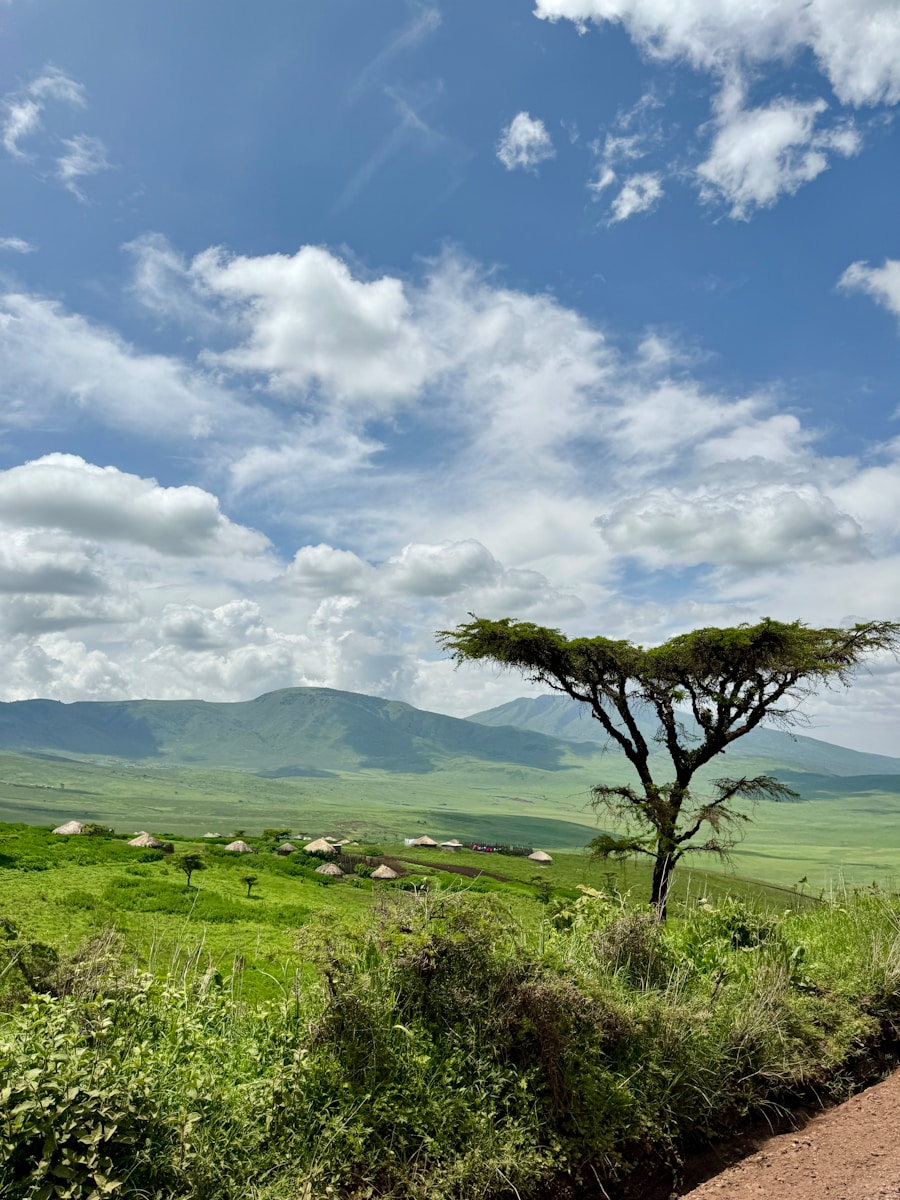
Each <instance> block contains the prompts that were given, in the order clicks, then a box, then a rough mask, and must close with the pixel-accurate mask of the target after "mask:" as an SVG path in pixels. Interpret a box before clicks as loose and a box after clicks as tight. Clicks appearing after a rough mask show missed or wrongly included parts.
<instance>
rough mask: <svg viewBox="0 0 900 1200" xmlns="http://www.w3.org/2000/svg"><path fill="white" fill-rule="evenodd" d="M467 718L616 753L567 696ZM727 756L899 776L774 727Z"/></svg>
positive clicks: (881, 763) (648, 722)
mask: <svg viewBox="0 0 900 1200" xmlns="http://www.w3.org/2000/svg"><path fill="white" fill-rule="evenodd" d="M467 719H468V720H469V721H475V722H477V723H479V724H483V725H490V726H491V727H492V728H496V729H500V728H504V727H512V728H514V729H522V730H530V731H531V732H533V733H543V734H545V735H546V736H548V737H553V738H560V739H562V740H563V741H570V742H572V743H575V744H579V745H584V744H585V743H586V742H587V743H593V744H595V745H596V744H598V743H600V744H601V745H603V746H606V747H608V749H609V751H610V753H611V754H613V755H615V756H616V757H618V755H619V753H620V752H619V750H618V748H617V746H616V745H615V743H614V742H613V741H612V739H611V738H610V737H609V736H608V734H607V733H606V731H605V730H604V729H603V726H602V725H601V724H600V722H599V721H595V720H594V719H593V718H592V717H591V716H590V715H589V714H588V712H587V710H586V706H585V705H583V704H580V703H579V702H578V701H577V700H571V699H569V697H568V696H558V695H544V696H535V697H529V696H522V697H520V698H519V699H517V700H510V701H509V702H508V703H507V704H501V705H498V706H497V707H496V708H489V709H486V710H485V711H484V712H477V713H473V714H472V715H471V716H469V717H468V718H467ZM639 725H640V727H641V732H642V733H643V734H644V736H645V737H646V738H647V739H648V740H650V739H652V738H653V736H654V734H655V732H656V724H655V722H654V721H653V720H652V719H651V718H650V716H649V714H648V715H647V716H646V717H644V718H642V719H641V720H639ZM685 727H686V728H687V730H688V731H689V732H691V731H692V729H693V730H695V729H696V724H695V723H694V722H693V720H692V719H691V718H690V717H689V716H688V715H687V714H685ZM729 757H732V758H736V757H740V758H741V759H742V760H745V759H759V760H763V761H765V762H768V763H770V764H775V765H776V766H778V767H783V768H788V769H791V770H793V771H799V772H807V771H808V772H811V773H813V774H815V775H836V776H876V775H880V776H885V775H890V776H894V775H897V776H900V758H892V757H890V756H889V755H885V754H867V753H864V752H862V751H859V750H851V749H849V748H848V747H846V746H836V745H834V744H833V743H832V742H823V741H820V740H819V739H817V738H811V737H805V736H803V735H800V734H793V733H787V732H785V731H783V730H780V729H771V728H763V729H754V730H753V731H752V732H751V733H748V734H746V735H745V736H744V737H742V738H741V739H740V740H739V741H738V742H736V743H735V744H734V747H733V749H732V751H731V752H730V753H729ZM777 773H778V774H779V775H782V774H785V773H786V772H785V771H784V770H782V769H779V770H778V772H777ZM792 786H793V785H792Z"/></svg>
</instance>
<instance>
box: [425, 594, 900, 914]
mask: <svg viewBox="0 0 900 1200" xmlns="http://www.w3.org/2000/svg"><path fill="white" fill-rule="evenodd" d="M469 615H470V617H471V618H472V620H471V621H469V622H466V623H463V624H461V625H458V626H457V627H456V628H455V629H445V630H440V631H439V632H438V634H437V638H438V641H439V642H440V643H441V645H442V646H443V647H444V648H445V649H446V650H449V651H450V653H451V654H452V656H453V658H454V659H455V660H456V663H457V665H459V664H461V663H463V662H466V661H469V660H476V659H485V660H487V661H489V662H493V663H496V664H497V665H498V666H500V667H503V668H508V669H510V670H515V671H519V672H520V673H521V674H522V675H523V676H524V677H525V678H527V679H528V680H530V681H531V682H533V683H540V684H544V685H545V686H547V687H549V688H552V689H553V690H554V691H557V692H564V693H565V694H566V695H567V696H571V697H572V699H573V700H578V701H580V702H581V703H582V704H586V705H587V706H588V707H589V709H590V712H591V716H592V717H594V718H595V719H596V720H598V721H599V722H600V724H601V725H602V726H603V728H604V730H605V731H606V733H607V735H608V736H609V738H610V739H611V740H612V741H613V742H614V743H616V744H617V745H618V746H619V747H620V749H621V750H622V751H623V752H624V754H625V756H626V758H627V759H628V761H629V762H630V764H631V766H632V767H633V768H634V771H635V773H636V774H637V780H638V782H637V784H636V785H635V786H632V785H630V784H626V785H623V786H619V787H614V786H607V785H603V784H601V785H598V786H597V787H595V788H593V789H592V796H593V801H594V804H595V806H596V807H598V808H601V809H605V810H606V811H607V812H609V813H610V815H611V816H612V817H613V818H614V819H615V820H616V821H618V822H619V824H620V825H624V826H625V828H626V830H627V832H626V833H624V834H621V835H618V836H612V835H608V834H604V835H602V836H600V837H598V838H596V839H595V840H594V842H592V843H591V845H592V847H593V849H594V850H595V852H596V853H597V855H598V856H600V857H608V856H610V855H615V856H624V855H628V854H635V853H636V854H643V855H647V856H649V857H650V858H651V859H652V860H653V886H652V890H651V896H650V899H651V903H652V904H654V905H655V906H656V909H657V912H658V913H659V915H660V917H661V918H664V917H665V913H666V901H667V897H668V892H669V884H670V879H671V874H672V871H673V870H674V868H675V866H676V864H677V863H678V862H679V861H680V859H681V858H682V857H683V856H684V855H685V854H686V853H687V852H688V851H700V850H705V851H711V852H713V853H716V854H719V855H722V856H727V854H728V852H729V851H730V849H731V848H732V847H733V846H734V844H735V841H736V840H737V833H738V830H739V828H740V826H741V824H742V822H744V821H746V820H747V817H746V815H745V814H744V813H742V812H741V811H740V810H739V809H738V808H737V807H735V803H734V802H735V801H738V800H740V799H751V800H755V799H759V798H761V797H768V798H771V799H774V800H779V799H785V798H786V797H788V796H790V795H793V793H792V792H791V791H790V789H789V788H787V787H785V786H784V785H783V784H781V783H779V781H778V780H777V779H773V778H772V777H771V776H768V775H759V776H756V777H755V778H746V777H744V778H740V779H727V778H722V779H716V780H715V781H713V783H712V785H711V787H710V786H709V785H706V786H705V787H703V789H702V791H701V790H700V789H697V791H694V790H693V789H692V784H693V782H694V777H695V775H696V773H697V772H698V771H699V770H700V768H701V767H704V766H706V764H707V763H709V762H711V761H712V759H714V758H715V757H716V755H718V754H721V753H722V752H723V751H724V750H726V749H727V748H728V746H730V745H731V744H732V742H735V741H736V740H737V739H738V738H741V737H743V736H744V735H745V734H747V733H749V732H750V731H751V729H755V728H756V727H757V726H758V725H759V724H760V723H761V722H762V721H763V720H766V721H768V722H769V723H772V724H776V725H779V726H781V727H790V726H793V725H797V724H799V723H801V722H802V720H803V717H802V712H801V710H800V705H801V704H802V701H803V700H804V699H805V698H806V697H807V696H809V695H811V694H812V693H813V692H814V691H815V690H816V689H817V688H818V687H821V686H828V685H830V684H842V685H844V686H847V685H848V684H849V683H850V680H851V678H852V676H853V674H854V671H855V670H856V668H857V667H858V666H859V665H860V664H861V662H862V661H863V659H864V658H865V657H866V656H867V655H868V654H871V653H873V652H875V651H879V650H890V651H892V652H894V653H896V651H897V649H898V647H900V623H896V622H891V621H868V622H866V623H865V624H860V625H854V626H853V627H852V628H849V629H810V628H809V627H808V626H806V625H805V624H803V622H801V621H793V622H790V623H784V622H781V621H773V620H771V619H769V618H766V619H765V620H763V621H760V622H759V624H757V625H738V626H736V627H733V628H727V629H719V628H707V629H695V630H693V631H692V632H691V633H685V634H682V635H680V636H679V637H674V638H671V639H670V640H669V641H667V642H663V643H662V645H659V646H654V647H652V648H651V649H649V650H645V649H644V648H643V646H636V645H634V644H633V643H632V642H629V641H614V640H612V639H610V638H605V637H594V638H571V639H570V638H567V637H565V636H564V635H563V634H562V633H560V632H559V630H558V629H547V628H545V627H543V626H540V625H533V624H531V623H530V622H525V621H521V622H516V621H513V620H511V619H510V618H508V617H506V618H503V619H501V620H498V621H491V620H486V619H484V618H480V617H476V616H475V614H474V613H470V614H469ZM647 714H649V715H650V716H651V717H652V718H653V720H654V721H655V723H656V726H657V728H656V730H655V732H654V733H653V734H651V735H650V737H649V741H648V737H647V736H646V732H645V731H646V720H645V717H646V715H647ZM690 717H692V718H693V728H689V727H688V724H687V721H688V720H689V718H690ZM642 726H643V728H642ZM659 746H662V748H663V749H664V751H665V752H666V754H667V756H668V759H669V760H670V764H671V765H670V766H669V765H667V766H666V768H665V770H664V771H663V772H661V771H660V770H659V768H658V767H657V766H656V763H655V762H654V763H652V764H651V755H652V754H653V752H654V751H656V750H658V748H659Z"/></svg>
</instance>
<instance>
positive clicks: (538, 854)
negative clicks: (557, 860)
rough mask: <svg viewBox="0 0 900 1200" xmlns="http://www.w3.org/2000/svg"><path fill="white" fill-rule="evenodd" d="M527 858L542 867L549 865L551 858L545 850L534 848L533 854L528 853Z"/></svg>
mask: <svg viewBox="0 0 900 1200" xmlns="http://www.w3.org/2000/svg"><path fill="white" fill-rule="evenodd" d="M528 858H529V860H530V861H531V862H533V863H539V864H540V865H541V866H542V867H546V866H549V865H550V863H552V862H553V859H552V858H551V857H550V855H549V854H547V852H546V851H545V850H535V851H534V853H533V854H529V855H528Z"/></svg>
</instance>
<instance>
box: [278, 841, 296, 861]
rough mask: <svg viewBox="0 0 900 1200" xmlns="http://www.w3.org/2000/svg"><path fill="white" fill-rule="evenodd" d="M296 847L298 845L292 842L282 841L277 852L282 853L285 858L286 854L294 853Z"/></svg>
mask: <svg viewBox="0 0 900 1200" xmlns="http://www.w3.org/2000/svg"><path fill="white" fill-rule="evenodd" d="M296 849H297V847H296V846H293V845H291V843H290V842H282V843H281V845H280V846H279V847H278V848H277V849H276V851H275V853H276V854H280V855H281V857H282V858H284V857H285V855H288V854H293V853H294V851H295V850H296Z"/></svg>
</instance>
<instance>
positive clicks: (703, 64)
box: [535, 0, 900, 105]
mask: <svg viewBox="0 0 900 1200" xmlns="http://www.w3.org/2000/svg"><path fill="white" fill-rule="evenodd" d="M535 15H536V16H537V17H539V18H541V19H544V20H550V21H557V20H560V19H568V20H570V21H574V22H575V23H576V24H577V25H579V26H580V27H582V28H583V27H584V26H585V25H586V23H587V22H589V21H592V22H594V23H595V24H597V25H603V24H605V23H610V24H621V25H623V26H624V28H625V29H626V30H627V32H628V34H629V36H630V37H631V38H632V39H633V40H634V41H635V42H636V43H637V45H638V46H640V48H641V49H642V50H643V51H644V52H645V53H646V54H648V55H649V56H651V57H654V58H658V59H664V60H675V59H684V60H686V61H687V62H689V63H691V64H692V65H693V66H695V67H697V68H698V69H701V70H706V71H712V72H714V73H716V74H724V73H726V72H728V71H730V70H733V69H734V68H736V67H738V68H740V67H742V66H744V65H753V64H762V63H766V62H776V61H787V60H789V59H791V58H792V57H794V56H795V55H796V54H797V53H798V52H799V51H801V50H804V49H808V50H810V51H812V53H813V54H814V55H815V57H816V59H817V61H818V63H819V67H820V69H821V70H822V72H823V73H824V74H825V75H826V77H827V78H828V80H829V82H830V83H831V86H832V87H833V89H834V91H835V94H836V95H837V97H838V99H839V100H841V102H842V103H845V104H853V105H864V104H878V103H887V104H896V103H897V102H898V101H900V7H898V5H897V4H896V2H895V0H855V3H853V4H847V3H846V2H845V0H760V3H756V4H748V3H746V0H689V2H685V0H537V7H536V9H535Z"/></svg>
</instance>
